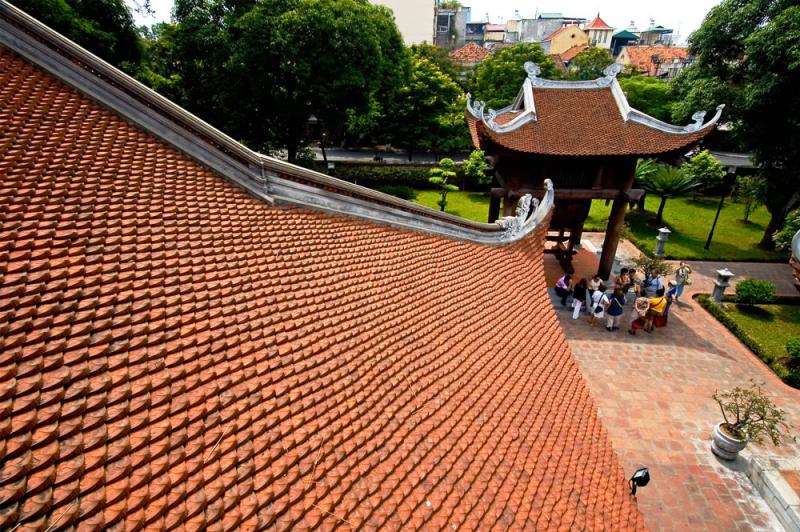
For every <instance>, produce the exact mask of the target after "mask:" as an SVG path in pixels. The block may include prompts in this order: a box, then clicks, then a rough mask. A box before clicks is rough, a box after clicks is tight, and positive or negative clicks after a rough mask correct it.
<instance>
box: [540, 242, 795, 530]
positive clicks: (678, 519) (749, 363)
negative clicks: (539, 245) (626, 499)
mask: <svg viewBox="0 0 800 532" xmlns="http://www.w3.org/2000/svg"><path fill="white" fill-rule="evenodd" d="M585 260H588V259H585ZM546 261H547V262H546V264H547V268H546V269H547V270H548V271H549V275H550V276H552V275H554V274H556V273H557V269H558V265H557V263H556V262H555V260H554V259H553V258H552V257H547V258H546ZM732 269H733V268H732ZM740 269H741V268H740ZM698 270H701V268H698ZM698 273H702V270H701V271H699V272H698ZM703 286H704V285H703V283H702V282H696V283H695V284H694V285H693V286H692V289H693V290H698V289H700V290H703V289H704V288H703ZM557 313H558V314H559V317H560V319H561V322H562V326H563V327H564V331H565V332H566V335H567V338H568V339H569V343H570V346H571V348H572V352H573V353H574V354H575V357H576V358H577V360H578V363H579V365H580V367H581V369H582V371H583V373H584V376H585V378H586V380H587V382H588V384H589V387H590V389H591V391H592V394H593V396H594V398H595V400H596V402H597V405H598V409H599V412H600V417H601V419H602V421H603V423H604V425H605V427H606V428H607V430H608V431H609V434H610V436H611V440H612V442H613V445H614V448H615V450H616V451H617V453H618V454H619V457H620V460H621V462H622V464H623V466H624V467H625V471H626V473H627V474H628V475H630V474H632V473H633V471H634V470H636V469H637V468H638V467H641V466H647V467H649V468H650V472H651V476H652V481H651V483H650V485H648V486H647V487H645V488H644V489H642V490H641V491H640V492H639V495H638V499H639V507H640V508H641V509H642V512H643V513H644V515H645V521H646V524H647V526H648V527H649V528H650V529H651V530H665V531H666V530H670V531H672V530H726V531H727V530H780V525H779V524H778V523H777V521H775V519H774V517H773V516H772V514H771V512H770V511H769V510H768V508H767V506H766V504H765V503H764V502H763V500H762V499H761V497H760V496H758V493H757V492H755V491H754V488H753V487H752V484H751V483H750V481H749V479H747V477H746V476H745V474H744V472H743V466H744V464H743V462H742V459H741V458H740V461H739V462H737V463H734V464H732V465H731V464H727V463H723V462H721V461H718V460H717V459H716V458H715V457H714V456H713V455H712V454H711V451H710V450H709V444H710V433H711V429H712V427H713V425H714V424H715V423H717V422H718V421H719V420H720V414H719V409H718V407H717V404H716V403H715V402H714V400H713V399H712V398H711V394H712V393H713V392H714V390H715V389H718V388H719V389H727V388H730V387H733V386H735V385H738V384H746V383H747V382H748V380H749V379H750V378H755V379H757V380H759V381H764V382H766V389H767V390H768V392H769V393H770V394H771V395H773V396H774V398H775V400H776V402H777V403H778V404H779V405H780V406H781V407H782V408H784V409H786V410H787V412H788V413H789V418H790V422H791V424H792V425H793V426H794V427H795V428H797V427H800V391H797V390H794V389H791V388H789V387H788V386H786V385H784V384H783V383H782V382H781V381H780V380H779V379H778V378H777V377H775V376H774V375H773V374H772V373H771V372H770V371H769V369H768V368H766V366H764V365H763V364H762V363H761V362H760V361H759V360H758V359H757V358H755V356H754V355H753V354H752V353H750V351H749V350H748V349H747V348H745V347H744V346H743V345H742V344H741V343H739V341H738V340H737V339H736V338H735V337H734V336H732V335H731V334H730V333H729V332H728V331H727V330H726V329H725V328H724V327H722V326H721V325H720V324H719V323H718V322H717V321H716V320H714V319H713V318H712V317H711V316H709V315H708V314H707V313H706V312H705V311H704V310H703V309H702V308H700V307H699V306H698V305H697V304H696V303H695V302H694V301H691V299H689V298H687V302H686V303H683V304H681V305H680V306H673V310H672V313H671V316H670V323H669V325H668V326H667V327H666V328H663V329H658V330H656V331H655V332H654V333H653V334H652V335H648V334H646V333H643V332H640V333H639V335H638V336H630V335H628V334H627V333H626V332H625V331H624V330H621V331H617V332H614V333H609V332H607V331H606V330H605V329H603V328H601V327H596V328H592V327H590V326H589V324H588V323H587V320H586V318H582V319H580V320H578V321H573V320H572V319H571V316H570V312H568V311H566V310H561V309H559V310H558V312H557ZM793 434H797V430H794V431H793ZM747 451H750V452H753V453H755V454H759V455H776V456H798V455H800V440H798V438H797V437H793V438H792V439H791V440H790V441H789V442H788V443H787V444H786V445H785V446H784V447H781V448H777V449H776V448H773V447H772V446H756V445H753V444H751V445H750V446H748V450H747ZM747 451H745V453H746V452H747Z"/></svg>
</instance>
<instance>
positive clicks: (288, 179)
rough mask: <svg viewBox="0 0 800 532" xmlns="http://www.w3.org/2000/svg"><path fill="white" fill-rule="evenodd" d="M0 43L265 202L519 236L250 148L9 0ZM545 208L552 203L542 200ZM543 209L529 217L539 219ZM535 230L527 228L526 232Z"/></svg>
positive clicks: (484, 239) (2, 7) (477, 237)
mask: <svg viewBox="0 0 800 532" xmlns="http://www.w3.org/2000/svg"><path fill="white" fill-rule="evenodd" d="M0 44H2V45H3V46H5V47H7V48H8V49H10V50H12V51H14V52H16V53H18V54H20V55H21V56H23V57H24V58H25V59H26V60H28V61H30V62H31V63H33V64H35V65H37V66H38V67H40V68H42V69H43V70H45V71H47V72H48V73H50V74H51V75H53V76H54V77H56V78H58V79H60V80H61V81H63V82H65V83H66V84H67V85H69V86H71V87H73V88H75V89H77V90H78V91H79V92H82V93H84V94H86V95H88V96H90V97H91V98H92V99H94V100H95V101H98V102H100V103H102V104H103V105H104V106H106V107H108V108H110V109H111V110H113V111H114V112H116V113H119V114H120V115H122V116H124V117H125V118H126V119H128V120H130V121H131V122H133V123H134V124H136V125H137V126H138V127H140V128H142V129H144V130H145V131H147V132H148V133H150V134H152V135H154V136H156V137H158V138H159V139H161V140H162V141H164V142H166V143H167V144H169V145H171V146H173V147H175V148H177V149H178V150H179V151H181V152H183V153H184V154H186V155H188V156H189V157H191V158H192V159H194V160H196V161H198V162H200V163H202V164H204V165H205V166H207V167H209V168H211V169H212V170H214V171H215V172H216V173H217V174H219V175H221V176H222V177H224V178H226V179H228V180H230V181H232V182H233V183H235V184H236V185H238V186H240V187H242V188H244V189H245V190H247V191H248V192H249V193H251V194H252V195H253V196H255V197H257V198H259V199H260V200H262V201H266V202H269V203H276V202H277V203H285V204H290V205H296V206H300V207H304V208H309V209H314V210H320V211H324V212H328V213H334V214H340V215H345V216H354V217H358V218H363V219H367V220H370V221H373V222H377V223H383V224H388V225H392V226H395V227H400V228H403V229H408V230H413V231H421V232H427V233H433V234H437V235H440V236H445V237H448V238H454V239H460V240H467V241H472V242H477V243H483V244H495V245H502V244H507V243H510V242H513V241H516V240H518V239H520V238H522V237H523V236H524V235H522V234H513V235H512V234H511V233H509V232H508V231H507V230H505V228H504V226H503V225H502V224H500V223H493V224H488V223H479V222H473V221H471V220H466V219H463V218H459V217H457V216H455V215H452V214H447V213H442V212H440V211H437V210H434V209H430V208H428V207H423V206H421V205H417V204H414V203H411V202H408V201H405V200H401V199H399V198H395V197H393V196H389V195H387V194H383V193H381V192H377V191H374V190H371V189H368V188H366V187H362V186H359V185H355V184H352V183H348V182H347V181H343V180H340V179H336V178H333V177H330V176H328V175H325V174H322V173H319V172H315V171H313V170H308V169H305V168H301V167H299V166H296V165H293V164H290V163H287V162H284V161H281V160H279V159H275V158H273V157H269V156H266V155H263V154H261V153H258V152H256V151H254V150H251V149H250V148H247V147H246V146H244V145H242V144H241V143H239V142H237V141H236V140H234V139H232V138H231V137H229V136H228V135H226V134H225V133H223V132H222V131H220V130H218V129H217V128H215V127H213V126H211V125H210V124H208V123H206V122H205V121H203V120H201V119H200V118H198V117H196V116H195V115H193V114H191V113H189V112H188V111H186V110H185V109H183V108H182V107H180V106H178V105H177V104H175V103H173V102H171V101H170V100H168V99H167V98H165V97H163V96H162V95H160V94H158V93H157V92H155V91H153V90H152V89H150V88H149V87H146V86H145V85H143V84H142V83H140V82H139V81H137V80H135V79H133V78H132V77H130V76H128V75H127V74H125V73H124V72H122V71H120V70H119V69H117V68H115V67H114V66H112V65H110V64H109V63H107V62H105V61H103V60H102V59H100V58H99V57H97V56H95V55H94V54H92V53H91V52H89V51H87V50H85V49H84V48H82V47H80V46H79V45H77V44H75V43H74V42H72V41H71V40H69V39H67V38H66V37H64V36H63V35H61V34H59V33H58V32H56V31H54V30H52V29H51V28H49V27H47V26H46V25H44V24H42V23H41V22H39V21H37V20H36V19H34V18H33V17H31V16H30V15H28V14H26V13H24V12H23V11H22V10H20V9H18V8H17V7H15V6H13V5H11V4H9V3H8V2H7V1H6V0H0ZM545 208H546V209H549V208H550V205H549V204H547V203H543V204H542V210H543V209H545ZM546 214H547V213H546V212H537V213H536V215H535V216H531V219H535V220H536V221H537V223H540V222H541V221H542V220H544V219H545V218H546ZM534 228H535V226H531V225H526V229H527V230H528V231H527V232H530V231H532V230H533V229H534ZM527 232H526V234H527Z"/></svg>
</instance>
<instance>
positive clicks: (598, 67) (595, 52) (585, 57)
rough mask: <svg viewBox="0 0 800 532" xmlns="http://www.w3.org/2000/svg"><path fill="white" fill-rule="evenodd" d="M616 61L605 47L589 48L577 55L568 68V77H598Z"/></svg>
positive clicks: (582, 78) (580, 78)
mask: <svg viewBox="0 0 800 532" xmlns="http://www.w3.org/2000/svg"><path fill="white" fill-rule="evenodd" d="M613 62H614V58H613V57H611V54H610V53H609V52H608V50H606V49H605V48H597V47H592V48H587V49H586V50H584V51H582V52H581V53H579V54H578V55H576V56H575V57H574V58H573V59H572V61H570V63H569V67H568V68H567V79H578V80H586V79H597V78H602V77H603V76H604V75H605V74H604V73H603V71H604V70H605V69H606V68H607V67H608V65H610V64H611V63H613Z"/></svg>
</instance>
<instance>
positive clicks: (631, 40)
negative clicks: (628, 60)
mask: <svg viewBox="0 0 800 532" xmlns="http://www.w3.org/2000/svg"><path fill="white" fill-rule="evenodd" d="M637 42H639V36H638V35H636V34H635V33H633V32H631V31H630V30H620V31H618V32H617V33H615V34H614V35H612V36H611V55H613V56H614V57H617V56H618V55H619V54H620V52H622V48H624V47H625V46H633V45H635V44H636V43H637Z"/></svg>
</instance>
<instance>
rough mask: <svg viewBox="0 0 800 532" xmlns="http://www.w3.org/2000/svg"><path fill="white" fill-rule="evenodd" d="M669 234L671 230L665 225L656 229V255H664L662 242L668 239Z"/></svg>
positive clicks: (664, 242)
mask: <svg viewBox="0 0 800 532" xmlns="http://www.w3.org/2000/svg"><path fill="white" fill-rule="evenodd" d="M670 234H672V231H670V230H669V229H667V228H666V227H662V228H661V229H659V230H658V236H657V237H656V240H658V242H656V257H663V256H664V244H666V243H667V240H669V235H670Z"/></svg>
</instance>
